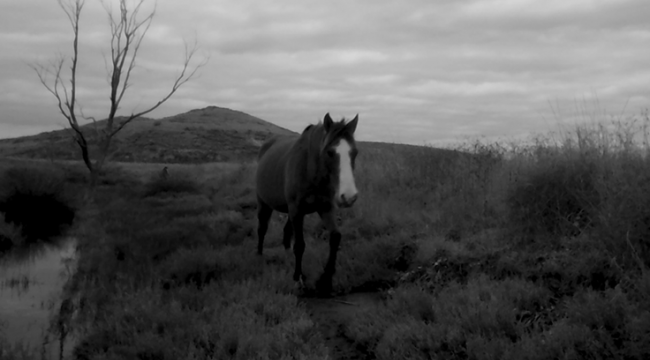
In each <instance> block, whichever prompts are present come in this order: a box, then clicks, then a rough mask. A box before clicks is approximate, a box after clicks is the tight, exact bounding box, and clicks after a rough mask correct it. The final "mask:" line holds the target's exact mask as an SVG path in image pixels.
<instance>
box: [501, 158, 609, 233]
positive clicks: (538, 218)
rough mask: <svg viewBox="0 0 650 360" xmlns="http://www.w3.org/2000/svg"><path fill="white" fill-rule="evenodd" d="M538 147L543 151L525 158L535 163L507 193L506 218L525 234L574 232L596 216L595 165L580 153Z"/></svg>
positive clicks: (589, 222) (579, 230)
mask: <svg viewBox="0 0 650 360" xmlns="http://www.w3.org/2000/svg"><path fill="white" fill-rule="evenodd" d="M539 150H540V153H542V154H543V155H541V157H539V158H536V159H529V160H530V161H535V162H536V163H535V164H534V165H532V166H531V167H530V168H528V169H525V170H524V173H523V174H521V175H520V177H519V179H518V180H519V181H518V182H517V183H516V184H515V185H514V186H513V187H512V188H511V190H510V193H509V194H508V198H507V203H508V206H509V209H510V219H511V221H512V223H513V224H515V225H516V226H519V227H520V229H521V230H522V231H523V232H524V233H527V234H531V233H534V234H548V235H554V236H575V235H578V234H580V232H581V231H582V230H584V229H585V228H586V227H587V226H588V225H591V224H592V223H593V222H594V220H595V219H596V215H597V211H598V206H599V203H600V199H599V193H598V190H597V187H596V183H595V180H596V176H597V175H598V174H597V171H596V170H597V169H596V166H595V164H594V163H593V162H592V161H591V160H590V159H587V158H584V157H581V156H577V155H576V156H571V154H569V156H566V154H556V153H555V152H554V151H550V152H549V153H548V154H546V153H545V151H546V150H547V149H542V148H540V149H539ZM542 150H544V151H542ZM565 156H566V157H565Z"/></svg>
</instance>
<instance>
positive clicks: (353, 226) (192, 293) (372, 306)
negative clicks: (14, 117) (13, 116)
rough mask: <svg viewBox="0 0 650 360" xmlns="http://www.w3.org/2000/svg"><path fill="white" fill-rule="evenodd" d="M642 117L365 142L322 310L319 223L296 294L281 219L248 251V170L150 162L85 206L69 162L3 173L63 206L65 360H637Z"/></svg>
mask: <svg viewBox="0 0 650 360" xmlns="http://www.w3.org/2000/svg"><path fill="white" fill-rule="evenodd" d="M647 123H648V119H647V118H646V119H645V122H644V123H632V124H622V123H619V124H614V126H612V127H604V126H598V125H586V126H580V127H577V128H575V129H574V130H571V131H567V132H564V133H562V134H560V135H554V136H552V137H551V136H549V137H546V138H538V139H537V140H536V141H534V142H531V143H529V144H527V145H525V146H524V145H523V144H519V145H517V146H515V145H513V144H497V143H482V142H473V143H472V142H468V143H465V144H463V145H461V146H460V147H459V149H457V150H453V151H451V150H445V151H442V150H439V149H432V148H426V147H408V146H403V147H400V146H389V145H385V146H383V145H380V144H361V145H360V155H359V157H358V160H357V161H358V163H357V169H356V173H355V174H356V180H357V187H358V188H359V191H360V198H359V200H358V202H357V203H356V204H355V206H354V207H352V208H349V209H345V210H343V211H342V212H341V232H342V233H343V242H342V246H341V250H340V252H339V259H338V263H337V273H336V275H335V277H334V289H335V291H336V292H337V293H338V294H339V296H337V297H335V298H330V299H318V298H314V297H311V296H310V294H311V292H310V289H313V288H314V282H315V280H316V279H317V278H318V276H319V275H320V273H321V272H322V269H323V265H324V262H325V260H326V254H327V251H328V245H327V237H326V235H325V234H324V232H323V230H322V229H321V227H320V226H319V225H320V224H319V221H318V219H317V217H316V216H310V217H308V219H307V221H306V225H305V227H306V241H307V249H306V253H305V261H304V272H305V274H306V275H307V283H306V290H305V291H304V292H301V291H298V289H296V287H295V284H294V283H293V281H292V279H291V274H292V265H293V256H292V255H288V254H286V253H285V251H284V249H283V247H282V245H281V237H282V236H281V231H282V226H283V218H282V216H281V215H278V214H275V215H274V217H273V218H272V220H271V224H270V230H269V235H268V236H267V241H266V244H265V254H264V256H262V257H260V256H257V255H256V253H255V249H256V237H255V229H256V218H255V217H256V209H255V208H256V203H255V190H254V185H253V177H254V173H255V163H254V162H250V163H239V164H219V163H212V164H203V165H174V164H165V165H167V166H169V176H168V177H167V178H163V177H161V176H160V170H161V169H162V167H163V164H138V163H114V164H113V165H112V166H111V167H110V168H109V169H107V171H106V172H105V174H103V175H102V177H101V180H100V184H99V185H98V187H97V188H96V189H95V190H94V192H92V193H91V192H90V191H89V190H88V189H87V188H86V184H85V176H84V175H85V173H84V170H83V168H82V167H81V166H80V165H78V164H73V163H61V162H40V163H35V162H29V163H28V162H26V161H22V162H16V161H14V162H10V161H9V160H5V161H3V163H2V165H0V170H1V171H2V172H3V174H4V175H3V176H4V179H5V180H4V181H9V182H11V181H16V180H15V179H21V183H23V184H29V183H30V182H29V181H26V180H25V179H30V178H37V177H39V176H41V175H42V174H43V172H47V173H48V174H49V176H48V178H49V179H52V180H51V182H50V183H48V184H45V185H43V184H41V183H39V182H38V181H32V182H31V183H34V184H35V185H34V187H37V188H38V189H39V191H41V192H44V193H47V192H49V193H54V194H55V195H57V196H56V198H57V199H61V200H60V201H62V202H68V203H69V204H70V206H71V207H74V208H75V209H77V213H76V216H75V221H74V224H73V225H72V227H71V228H70V229H69V232H70V233H72V234H73V235H74V236H75V237H76V238H77V239H78V252H79V254H80V255H79V260H78V263H77V271H76V274H75V275H74V277H72V279H71V280H70V281H69V282H68V284H66V288H65V294H66V298H67V299H68V302H67V307H62V309H64V310H62V311H61V312H60V313H58V314H56V316H55V317H54V318H53V319H52V324H53V326H52V329H53V331H54V332H55V333H56V334H57V335H58V336H62V335H64V336H70V337H74V338H75V339H76V346H75V349H74V351H73V355H74V358H76V359H117V358H120V359H122V358H129V359H131V358H138V359H206V358H214V359H406V358H408V359H584V358H588V359H644V358H646V359H647V358H649V357H650V341H649V339H650V273H649V272H648V266H649V265H650V240H649V239H650V158H648V156H647V155H648V154H649V152H648V151H649V149H648V147H647V142H645V141H644V140H645V139H646V137H644V136H647V135H648V133H647V132H646V130H647V127H646V125H647ZM639 134H640V136H641V138H639ZM459 150H462V151H459ZM29 164H31V166H28V165H29ZM8 173H9V176H8V175H7V174H8ZM12 179H14V180H12ZM5 184H6V183H5ZM26 186H28V185H26ZM7 188H8V187H7ZM71 189H74V191H73V190H71ZM17 191H22V190H17ZM24 191H25V192H27V191H28V190H24ZM0 195H3V196H5V197H6V196H8V194H0ZM0 200H2V199H0ZM2 231H3V232H2V233H1V234H0V235H2V236H4V237H5V239H10V240H11V241H13V242H15V243H21V242H22V241H27V240H25V239H22V236H23V235H21V233H20V231H19V230H17V229H16V228H11V226H9V225H5V226H4V228H3V230H2ZM19 238H21V239H19ZM0 344H2V342H1V341H0ZM0 354H1V355H2V356H3V358H8V359H32V358H33V359H38V358H39V354H38V351H37V350H29V349H24V348H22V347H20V346H13V345H11V344H2V345H0Z"/></svg>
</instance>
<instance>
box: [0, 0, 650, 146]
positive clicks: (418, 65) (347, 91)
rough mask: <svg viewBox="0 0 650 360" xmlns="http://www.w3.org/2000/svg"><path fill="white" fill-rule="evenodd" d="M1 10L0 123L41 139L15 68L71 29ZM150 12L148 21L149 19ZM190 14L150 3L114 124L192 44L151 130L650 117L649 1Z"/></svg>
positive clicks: (9, 4) (251, 4) (512, 125)
mask: <svg viewBox="0 0 650 360" xmlns="http://www.w3.org/2000/svg"><path fill="white" fill-rule="evenodd" d="M111 3H114V1H113V2H111ZM0 4H2V5H1V6H3V10H5V11H4V14H5V15H3V16H4V17H6V19H1V20H2V21H1V22H0V23H2V24H3V25H0V26H2V28H0V46H2V48H3V49H9V50H8V51H3V52H2V54H0V86H2V87H3V88H4V89H11V91H10V92H9V95H5V96H0V108H2V109H3V113H2V114H0V116H2V119H3V122H4V120H5V119H6V118H7V117H8V116H9V115H8V114H11V115H10V116H9V117H11V119H12V120H11V121H14V122H15V121H25V122H26V123H29V124H32V123H33V122H40V123H42V124H43V128H44V129H45V128H48V127H51V126H50V122H51V116H52V114H53V113H56V111H55V110H56V108H55V107H53V106H52V103H53V101H52V99H50V100H47V97H48V96H51V95H48V94H47V92H46V91H45V90H44V89H43V88H42V87H40V84H38V79H37V78H36V76H35V75H34V74H33V72H32V70H31V69H29V67H27V66H26V65H25V64H26V62H27V61H33V60H41V61H43V60H47V59H51V58H52V57H54V56H55V55H56V54H57V53H61V54H69V50H70V46H71V44H70V40H71V38H70V35H71V33H70V29H69V24H68V23H67V19H66V18H65V15H64V14H63V12H62V11H61V10H60V9H58V8H57V6H56V2H52V3H47V4H42V2H41V1H38V0H24V1H21V2H13V1H4V2H1V3H0ZM146 4H147V6H148V7H147V8H146V9H143V13H144V12H145V10H150V9H153V2H146ZM188 4H189V3H183V2H175V1H174V2H172V1H169V2H158V4H157V5H156V16H155V18H154V20H153V23H152V26H151V28H150V29H149V33H148V36H147V37H146V39H145V41H144V42H143V45H142V48H141V52H140V54H139V58H138V61H137V65H138V66H137V67H136V69H135V70H134V73H133V79H132V83H133V86H132V88H130V89H129V92H128V93H127V97H126V98H125V101H124V104H123V106H122V111H125V112H130V111H132V110H133V109H139V108H141V107H142V106H146V105H147V104H152V103H154V102H155V101H157V100H158V99H159V98H160V97H161V96H162V95H163V94H164V93H165V92H166V91H167V89H168V88H169V86H170V85H171V83H172V82H173V80H174V78H175V76H176V75H177V74H178V72H179V71H180V66H181V64H182V60H183V53H184V42H188V43H192V42H193V41H194V40H195V39H196V40H197V41H198V43H199V45H200V46H201V51H202V52H200V53H199V55H203V54H205V53H209V54H210V62H209V63H208V64H207V65H206V66H205V67H204V68H202V69H201V70H200V72H199V75H200V76H198V77H196V78H195V79H193V80H192V81H191V82H189V83H187V84H185V86H184V87H183V88H181V90H179V91H178V93H177V94H176V95H175V96H174V97H173V98H172V99H171V100H170V101H169V102H168V103H166V104H165V105H163V106H162V107H161V108H159V109H158V110H156V111H155V112H153V113H152V114H151V115H152V116H154V117H162V116H169V115H174V114H177V113H180V112H184V111H189V110H191V109H193V108H196V107H202V106H207V105H217V106H225V107H231V108H234V109H236V110H241V111H245V112H248V113H251V114H252V115H255V116H259V117H261V118H264V119H267V120H269V121H272V122H274V123H276V124H278V125H280V126H284V127H287V128H290V129H292V130H295V131H299V130H301V129H303V128H304V126H305V124H306V123H309V122H314V121H317V120H319V119H321V118H322V116H323V115H324V114H325V112H328V111H329V112H331V113H332V114H336V116H346V117H351V116H354V115H355V114H356V113H359V114H360V127H359V132H358V137H359V138H360V139H368V140H384V141H399V142H407V143H415V144H421V143H424V142H435V141H447V140H445V139H450V138H454V137H456V136H466V135H468V136H469V135H485V136H499V135H501V136H508V135H516V134H521V133H525V132H531V131H545V130H547V129H549V127H550V126H552V124H550V125H549V121H548V119H553V116H554V115H553V111H554V109H553V108H552V107H551V105H550V104H555V105H553V106H555V107H558V108H560V109H561V110H562V113H563V114H571V111H573V110H572V108H574V104H575V101H576V100H579V101H580V100H581V99H591V100H590V101H596V100H595V98H596V97H597V98H598V104H599V105H598V106H602V107H604V108H607V109H612V111H620V109H621V108H623V107H625V106H627V107H626V108H625V109H626V111H628V112H629V113H630V114H634V113H638V112H639V111H640V109H643V108H647V107H648V105H649V101H648V100H649V97H650V95H649V94H650V91H649V90H650V85H648V84H650V71H649V70H647V63H648V62H649V61H650V47H648V46H647V43H648V40H650V23H648V22H647V20H646V17H647V14H648V13H650V2H647V1H645V0H578V1H569V2H567V1H562V0H549V1H544V2H540V1H533V0H528V1H523V0H520V1H515V0H461V1H457V0H453V1H452V0H446V1H435V2H432V1H427V0H415V1H409V2H393V1H371V0H361V1H354V2H351V1H342V0H336V1H328V2H324V1H315V0H314V1H312V0H305V1H288V0H277V1H273V2H260V1H253V0H239V1H232V0H218V1H207V0H201V1H199V0H195V1H193V2H192V3H191V6H190V5H188ZM84 11H85V17H84V18H83V22H82V25H83V33H82V37H81V46H83V49H84V51H83V53H82V55H83V62H82V66H81V67H80V69H79V71H80V80H79V81H80V84H81V85H80V86H81V88H80V89H81V91H80V93H81V94H82V95H83V99H82V101H83V104H84V110H87V111H88V112H93V113H96V116H98V117H101V116H102V114H104V113H105V109H106V107H107V106H106V99H107V91H108V90H107V88H106V67H105V62H104V59H105V56H106V55H107V54H108V53H109V49H108V43H107V42H106V41H107V39H108V33H107V30H108V27H107V23H106V20H107V17H106V13H105V10H104V9H103V8H102V7H101V6H100V5H99V4H98V3H95V2H94V1H89V2H87V4H86V8H85V10H84ZM7 14H12V15H11V16H8V15H7ZM626 104H627V105H626ZM4 109H11V110H4ZM21 109H22V110H21ZM102 111H104V112H102ZM567 117H570V115H567ZM22 118H25V120H20V119H22ZM27 118H29V120H27ZM12 123H13V122H12ZM12 129H13V130H11V131H12V132H13V131H15V128H12ZM30 129H32V130H33V129H34V128H30ZM0 131H2V134H5V133H7V134H8V131H9V130H5V129H4V128H2V124H0ZM0 136H3V135H0Z"/></svg>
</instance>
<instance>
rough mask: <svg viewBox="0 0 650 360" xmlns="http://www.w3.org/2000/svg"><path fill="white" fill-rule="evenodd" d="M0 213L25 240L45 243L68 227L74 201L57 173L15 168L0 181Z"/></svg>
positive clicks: (40, 169)
mask: <svg viewBox="0 0 650 360" xmlns="http://www.w3.org/2000/svg"><path fill="white" fill-rule="evenodd" d="M0 212H3V213H4V221H5V222H7V223H12V224H14V225H16V226H20V227H21V229H22V235H23V237H24V238H25V240H26V241H29V242H33V241H36V240H48V239H49V238H51V237H54V236H57V235H59V234H61V232H62V231H63V229H64V226H67V225H70V224H72V221H73V219H74V216H75V208H74V199H73V198H72V196H71V195H70V193H69V191H68V189H67V187H66V185H65V183H64V179H63V174H62V173H61V172H60V171H56V170H55V169H51V168H46V167H43V168H35V167H15V168H10V169H8V170H7V171H6V172H5V173H4V174H3V176H2V178H1V179H0Z"/></svg>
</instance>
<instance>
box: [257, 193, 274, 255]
mask: <svg viewBox="0 0 650 360" xmlns="http://www.w3.org/2000/svg"><path fill="white" fill-rule="evenodd" d="M272 213H273V209H271V207H270V206H268V205H267V204H265V203H264V202H263V201H262V200H261V199H260V198H257V221H258V226H257V253H258V254H260V255H262V250H263V249H264V236H265V235H266V231H267V230H268V229H269V219H271V214H272Z"/></svg>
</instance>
